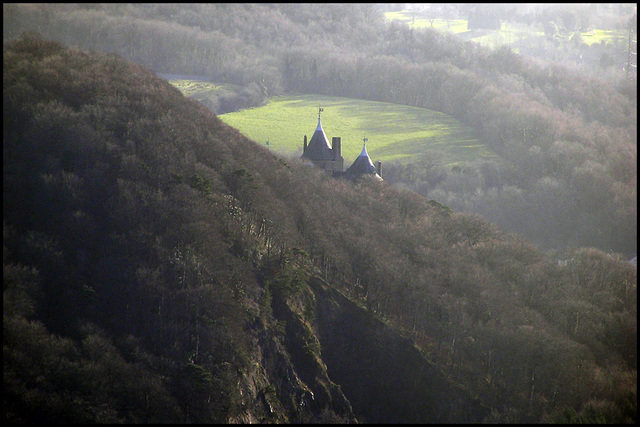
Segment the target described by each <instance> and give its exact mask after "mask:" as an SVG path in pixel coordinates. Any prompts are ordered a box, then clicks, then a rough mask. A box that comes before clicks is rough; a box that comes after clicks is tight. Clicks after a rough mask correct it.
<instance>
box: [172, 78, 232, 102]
mask: <svg viewBox="0 0 640 427" xmlns="http://www.w3.org/2000/svg"><path fill="white" fill-rule="evenodd" d="M169 83H171V84H172V85H173V86H175V87H177V88H178V90H180V92H182V93H183V94H184V95H185V96H190V97H193V98H196V99H199V98H200V97H201V96H202V97H204V96H206V95H207V94H209V93H211V92H213V91H216V90H220V88H221V86H219V85H216V84H215V83H212V82H205V81H199V80H185V79H173V80H169Z"/></svg>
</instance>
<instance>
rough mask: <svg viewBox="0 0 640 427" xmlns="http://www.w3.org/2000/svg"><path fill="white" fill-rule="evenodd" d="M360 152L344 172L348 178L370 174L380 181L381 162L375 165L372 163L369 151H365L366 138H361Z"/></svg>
mask: <svg viewBox="0 0 640 427" xmlns="http://www.w3.org/2000/svg"><path fill="white" fill-rule="evenodd" d="M362 141H363V144H362V152H361V153H360V155H359V156H358V157H357V158H356V160H355V161H354V162H353V164H352V165H351V166H349V168H348V169H347V170H346V172H345V174H346V175H347V177H348V178H349V179H357V178H359V177H361V176H371V177H372V178H374V179H376V180H378V181H382V176H380V174H381V173H382V162H377V167H376V166H374V165H373V162H372V161H371V157H369V153H367V138H363V139H362Z"/></svg>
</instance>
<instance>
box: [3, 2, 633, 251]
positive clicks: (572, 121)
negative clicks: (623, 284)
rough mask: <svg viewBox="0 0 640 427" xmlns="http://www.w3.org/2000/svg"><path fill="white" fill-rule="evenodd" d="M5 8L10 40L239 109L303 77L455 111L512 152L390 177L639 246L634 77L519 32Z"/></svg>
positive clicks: (589, 237) (341, 10)
mask: <svg viewBox="0 0 640 427" xmlns="http://www.w3.org/2000/svg"><path fill="white" fill-rule="evenodd" d="M3 12H4V38H5V40H6V39H7V38H12V37H16V36H18V35H19V34H20V33H21V32H22V31H24V30H35V31H38V32H39V33H40V34H42V35H43V36H45V37H47V38H51V39H54V40H59V41H61V42H63V43H65V44H68V45H71V46H79V47H81V48H85V49H93V50H97V51H103V52H114V53H117V54H119V55H121V56H122V57H124V58H126V59H129V60H132V61H134V62H137V63H140V64H143V65H146V66H148V67H150V68H152V69H153V70H154V71H156V72H163V73H183V74H197V75H204V76H207V77H210V78H212V79H214V80H215V81H223V82H229V83H234V84H238V85H241V86H242V87H244V89H243V92H242V93H240V92H239V93H238V95H237V96H231V95H229V94H227V95H228V97H227V99H228V100H229V102H227V103H226V104H225V108H224V109H225V111H228V110H229V109H230V108H244V107H247V106H253V105H260V104H261V103H263V102H264V100H265V99H267V98H268V97H269V96H272V95H277V94H282V93H284V92H291V91H297V92H303V93H318V94H328V95H339V96H350V97H356V98H363V99H371V100H379V101H387V102H395V103H400V104H406V105H412V106H417V107H424V108H429V109H434V110H438V111H442V112H445V113H447V114H451V115H453V116H454V117H456V118H457V119H459V120H461V121H462V122H464V123H465V124H467V125H470V126H472V127H474V128H475V129H477V130H478V131H479V132H480V134H481V135H482V138H483V140H484V142H485V143H486V144H488V145H489V146H491V147H492V148H493V149H494V150H496V151H497V152H498V153H499V154H500V155H501V156H502V157H503V158H504V160H505V162H504V163H477V164H474V163H471V164H467V165H464V167H461V170H463V171H464V173H462V174H457V173H453V172H452V171H448V170H442V167H441V165H439V164H438V159H437V158H434V160H433V161H432V162H431V164H432V165H431V166H432V167H435V168H440V169H441V170H440V171H439V172H438V173H437V174H438V175H439V176H441V179H439V180H434V179H432V178H431V179H427V178H426V176H427V175H429V174H430V175H431V176H433V175H434V173H433V172H425V171H424V165H421V164H414V165H409V166H408V167H407V166H406V165H405V166H403V167H400V166H399V165H394V164H389V165H386V166H385V171H386V173H387V174H388V177H389V178H390V181H391V182H397V183H402V184H403V185H405V186H408V187H409V188H412V189H414V190H416V191H420V192H422V194H425V195H428V197H430V198H433V199H435V200H438V201H439V202H442V203H445V204H447V205H449V206H450V207H452V208H454V209H456V210H460V211H465V212H471V213H478V214H481V215H483V216H485V217H486V218H487V219H488V220H490V221H492V222H495V223H496V224H498V225H500V226H501V227H504V228H505V229H507V230H511V231H514V232H518V233H521V234H523V235H525V236H527V237H528V238H530V239H532V240H533V241H534V242H536V243H537V244H539V245H541V246H543V247H554V248H567V247H580V246H594V247H598V248H600V249H603V250H613V251H617V252H623V253H627V254H631V253H635V252H636V250H637V238H636V235H637V226H636V218H637V209H636V205H637V192H636V182H637V181H636V180H637V171H636V163H637V148H636V140H637V124H636V118H637V97H636V82H635V80H633V81H620V82H617V83H616V84H615V85H614V84H610V83H606V82H603V81H600V80H597V79H594V78H589V77H586V76H584V75H581V74H579V73H577V72H575V71H570V70H568V69H566V68H563V67H561V66H559V65H552V64H542V63H534V62H532V61H528V60H526V59H524V58H522V57H520V56H518V55H516V54H514V53H513V52H512V51H511V50H510V49H509V48H501V49H498V50H496V51H491V50H488V49H486V48H483V47H481V46H478V45H476V44H473V43H470V42H462V41H460V40H459V39H457V38H455V37H453V36H450V35H442V34H439V33H437V32H435V31H433V30H430V29H425V30H411V29H408V28H407V27H405V26H402V25H400V24H387V23H385V22H384V20H383V18H382V15H381V13H380V12H379V11H378V10H377V9H376V7H375V5H371V4H353V5H351V4H342V5H337V4H329V5H322V4H280V5H277V4H276V5H272V4H269V5H267V4H258V5H249V4H198V5H185V4H142V5H129V4H127V5H123V4H98V5H79V6H78V5H73V6H72V5H16V4H13V5H4V6H3ZM211 105H212V106H213V108H216V106H219V105H220V102H218V101H214V102H212V103H211ZM218 108H219V107H218Z"/></svg>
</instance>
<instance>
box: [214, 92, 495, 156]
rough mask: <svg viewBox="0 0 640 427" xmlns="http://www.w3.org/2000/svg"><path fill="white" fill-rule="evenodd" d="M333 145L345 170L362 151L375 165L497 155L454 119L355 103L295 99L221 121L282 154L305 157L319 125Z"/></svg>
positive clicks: (428, 112)
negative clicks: (337, 144) (436, 155)
mask: <svg viewBox="0 0 640 427" xmlns="http://www.w3.org/2000/svg"><path fill="white" fill-rule="evenodd" d="M319 107H322V108H323V109H324V111H323V112H322V128H323V129H324V131H325V134H326V135H327V138H328V140H329V141H330V142H331V138H332V137H334V136H339V137H341V138H342V156H343V157H344V159H345V168H346V167H348V166H350V165H351V163H352V162H353V161H354V160H355V159H356V157H357V156H358V155H359V154H360V152H361V151H362V143H363V138H364V137H366V138H367V140H368V141H367V151H368V152H369V155H370V156H371V158H372V160H373V161H377V160H381V161H383V162H384V161H390V160H397V161H400V162H411V161H415V160H417V159H420V158H421V157H427V156H429V155H430V153H431V152H434V151H438V152H440V153H441V156H442V161H443V163H444V164H446V165H455V164H457V163H460V162H463V161H468V160H474V159H478V158H496V157H497V156H496V155H495V154H494V153H493V152H492V151H490V150H489V149H488V148H487V147H486V146H484V145H483V144H482V143H481V142H480V140H479V139H478V137H477V134H476V133H475V131H474V130H473V129H471V128H469V127H467V126H465V125H464V124H462V123H461V122H459V121H458V120H456V119H454V118H453V117H451V116H449V115H446V114H443V113H439V112H437V111H432V110H427V109H424V108H416V107H408V106H404V105H397V104H389V103H384V102H375V101H363V100H358V99H351V98H341V97H331V96H321V95H296V96H280V97H275V98H272V99H271V101H270V102H269V103H268V104H267V105H266V106H264V107H260V108H254V109H248V110H243V111H239V112H234V113H228V114H222V115H220V116H219V117H220V119H221V120H223V121H224V122H225V123H227V124H229V125H230V126H232V127H234V128H236V129H238V130H239V131H240V132H242V133H243V134H244V135H246V136H247V137H249V138H251V139H253V140H254V141H256V142H257V143H258V144H261V145H265V146H266V145H267V142H269V144H268V146H269V149H271V150H273V151H275V152H278V153H280V154H283V155H294V156H300V155H301V154H302V145H303V138H304V135H307V138H308V139H309V140H310V139H311V136H312V135H313V133H314V131H315V129H316V126H317V125H318V108H319Z"/></svg>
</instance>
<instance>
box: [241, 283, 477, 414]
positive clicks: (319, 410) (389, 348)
mask: <svg viewBox="0 0 640 427" xmlns="http://www.w3.org/2000/svg"><path fill="white" fill-rule="evenodd" d="M307 285H308V286H306V287H305V290H304V291H303V292H302V293H300V294H298V295H296V296H293V297H291V296H289V297H288V298H282V296H281V295H278V294H277V293H276V292H274V297H273V301H272V303H271V306H272V309H273V323H272V325H277V326H275V328H278V329H279V331H278V332H277V334H275V335H274V333H273V331H270V330H269V327H267V328H262V327H257V328H256V331H255V336H256V341H255V348H256V349H257V352H256V357H255V361H254V370H253V372H250V373H247V374H246V375H244V376H243V381H242V382H243V384H239V386H241V388H243V389H244V396H245V397H246V399H245V402H244V406H243V408H244V410H243V413H242V415H241V416H239V417H237V419H234V420H231V421H238V422H329V423H331V422H339V423H358V422H359V423H363V422H366V423H454V422H455V423H463V422H481V421H482V420H483V419H484V417H486V416H487V415H488V411H487V408H484V407H482V406H481V405H480V403H479V401H478V399H476V398H473V397H472V396H471V395H470V394H469V393H468V392H467V391H466V390H464V389H462V388H461V387H460V386H458V385H456V384H453V383H451V382H450V381H449V380H448V379H447V378H446V377H445V376H444V375H443V374H442V373H441V372H440V371H439V370H438V369H437V368H436V367H434V366H433V365H431V364H430V363H429V362H428V361H427V360H426V359H425V358H424V357H423V356H422V355H421V354H420V352H419V351H418V349H417V348H416V347H415V346H414V345H413V343H412V342H411V341H410V340H408V339H406V338H403V337H401V336H400V335H399V334H398V333H397V331H395V330H393V329H392V328H391V327H389V326H387V325H385V324H384V323H383V322H381V321H379V320H378V319H376V318H375V317H374V316H373V315H371V314H370V313H369V312H367V311H366V310H365V309H363V308H362V307H359V306H358V305H356V304H355V303H353V302H352V301H350V300H349V299H348V298H346V297H345V296H343V295H342V294H341V293H339V292H337V291H336V290H334V289H332V288H330V287H329V286H328V285H327V284H326V283H324V282H323V281H322V280H321V279H319V278H317V277H311V278H310V279H309V280H308V283H307Z"/></svg>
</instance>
